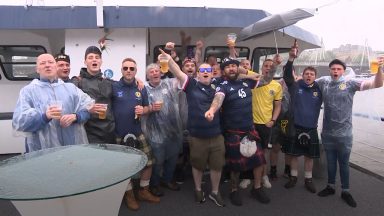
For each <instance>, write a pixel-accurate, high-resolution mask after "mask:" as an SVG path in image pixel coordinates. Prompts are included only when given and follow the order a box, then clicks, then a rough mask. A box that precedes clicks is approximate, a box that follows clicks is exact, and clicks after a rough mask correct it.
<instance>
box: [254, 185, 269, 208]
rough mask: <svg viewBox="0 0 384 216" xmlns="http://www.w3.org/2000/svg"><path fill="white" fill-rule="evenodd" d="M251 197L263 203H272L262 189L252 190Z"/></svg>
mask: <svg viewBox="0 0 384 216" xmlns="http://www.w3.org/2000/svg"><path fill="white" fill-rule="evenodd" d="M251 195H252V196H253V197H254V198H255V199H257V201H259V202H261V203H264V204H266V203H269V202H271V199H269V197H268V196H267V194H266V193H265V192H264V190H263V188H262V187H260V188H257V189H255V188H252V190H251Z"/></svg>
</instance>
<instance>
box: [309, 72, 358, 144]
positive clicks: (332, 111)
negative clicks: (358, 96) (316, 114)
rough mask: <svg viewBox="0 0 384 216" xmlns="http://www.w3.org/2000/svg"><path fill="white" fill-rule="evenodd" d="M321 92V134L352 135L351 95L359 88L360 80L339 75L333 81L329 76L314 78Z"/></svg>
mask: <svg viewBox="0 0 384 216" xmlns="http://www.w3.org/2000/svg"><path fill="white" fill-rule="evenodd" d="M316 82H317V83H318V84H319V86H320V89H321V92H322V94H323V101H324V117H323V131H322V134H323V135H328V136H335V137H345V136H352V106H353V96H354V95H355V92H356V91H359V90H361V87H362V83H363V82H362V81H360V80H354V79H345V78H344V77H341V78H340V79H339V80H338V81H333V80H332V78H331V77H330V76H325V77H321V78H319V79H317V80H316Z"/></svg>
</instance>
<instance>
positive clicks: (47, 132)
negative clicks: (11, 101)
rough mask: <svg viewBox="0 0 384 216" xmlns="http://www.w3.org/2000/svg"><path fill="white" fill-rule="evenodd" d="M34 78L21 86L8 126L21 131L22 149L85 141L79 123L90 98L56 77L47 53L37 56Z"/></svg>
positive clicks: (90, 103) (50, 57)
mask: <svg viewBox="0 0 384 216" xmlns="http://www.w3.org/2000/svg"><path fill="white" fill-rule="evenodd" d="M36 71H37V73H38V74H39V75H40V79H34V80H33V81H32V82H31V83H30V84H28V85H27V86H25V87H24V88H22V89H21V91H20V95H19V99H18V101H17V104H16V109H15V112H14V114H13V120H12V126H13V128H14V129H15V130H17V131H21V132H25V134H26V137H27V138H26V151H27V152H29V151H37V150H40V149H45V148H51V147H57V146H64V145H74V144H84V143H88V139H87V135H86V133H85V130H84V127H83V124H82V123H84V122H85V121H87V120H88V119H89V116H90V115H89V112H88V109H91V108H92V107H93V106H92V104H93V100H92V98H90V97H89V96H88V95H87V94H85V93H84V92H83V91H81V90H80V89H79V88H77V87H76V86H75V85H73V84H71V83H64V82H63V81H62V80H61V79H58V77H57V65H56V61H55V59H54V58H53V56H52V55H50V54H41V55H40V56H39V57H38V58H37V62H36Z"/></svg>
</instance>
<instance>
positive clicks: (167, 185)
mask: <svg viewBox="0 0 384 216" xmlns="http://www.w3.org/2000/svg"><path fill="white" fill-rule="evenodd" d="M161 186H163V187H165V188H168V189H169V190H173V191H179V190H180V186H179V185H178V184H176V182H174V181H171V182H168V183H165V182H161Z"/></svg>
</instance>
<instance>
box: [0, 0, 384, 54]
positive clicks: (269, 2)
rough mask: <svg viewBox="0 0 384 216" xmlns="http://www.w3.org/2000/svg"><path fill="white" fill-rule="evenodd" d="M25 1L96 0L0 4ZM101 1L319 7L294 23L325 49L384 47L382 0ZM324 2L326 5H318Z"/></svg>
mask: <svg viewBox="0 0 384 216" xmlns="http://www.w3.org/2000/svg"><path fill="white" fill-rule="evenodd" d="M26 2H29V3H33V4H34V5H47V6H48V5H54V4H59V5H79V4H81V5H95V0H81V1H78V0H66V1H63V0H12V1H10V0H0V4H3V5H4V4H8V5H9V4H18V5H20V4H21V5H23V4H25V3H26ZM186 2H187V3H186ZM186 4H188V5H186ZM234 4H236V5H234ZM104 5H144V6H159V5H163V6H208V7H219V8H223V7H225V8H256V9H263V10H266V11H268V12H270V13H272V14H273V13H279V12H284V11H288V10H292V9H295V8H318V7H319V10H318V12H317V14H316V15H315V16H314V17H311V18H308V19H305V20H302V21H299V22H298V23H297V24H296V25H298V26H300V27H303V28H304V29H306V30H309V31H311V32H313V33H315V34H317V35H318V36H319V37H320V38H323V41H324V45H325V48H326V49H331V48H335V47H339V46H340V45H342V44H347V43H350V44H359V45H364V44H365V41H367V43H368V45H369V46H370V47H372V49H373V50H380V51H384V42H383V41H384V37H383V34H384V1H382V0H220V1H217V0H193V1H185V0H151V1H150V0H104ZM323 5H328V6H324V7H321V6H323Z"/></svg>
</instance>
